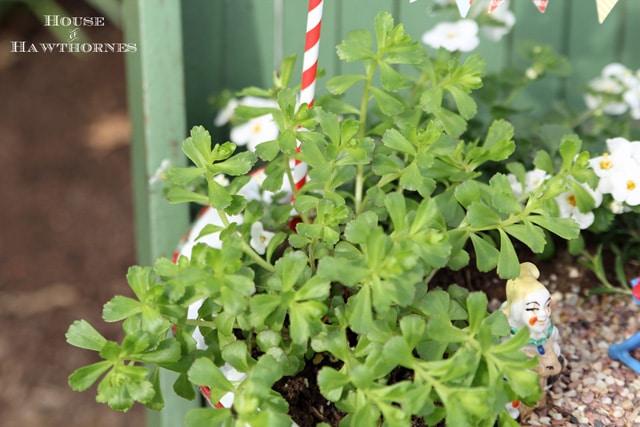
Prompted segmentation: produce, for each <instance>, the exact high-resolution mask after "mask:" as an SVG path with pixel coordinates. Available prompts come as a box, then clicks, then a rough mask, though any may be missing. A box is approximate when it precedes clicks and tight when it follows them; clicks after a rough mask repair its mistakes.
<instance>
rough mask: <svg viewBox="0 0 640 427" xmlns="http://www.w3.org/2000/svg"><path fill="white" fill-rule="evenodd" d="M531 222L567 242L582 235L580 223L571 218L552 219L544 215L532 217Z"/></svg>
mask: <svg viewBox="0 0 640 427" xmlns="http://www.w3.org/2000/svg"><path fill="white" fill-rule="evenodd" d="M529 220H530V221H531V222H533V223H534V224H538V225H539V226H540V227H542V228H546V229H547V230H549V231H550V232H552V233H553V234H557V235H558V236H560V237H562V238H563V239H566V240H571V239H575V238H576V237H578V235H579V234H580V227H579V226H578V223H577V222H575V221H574V220H573V219H571V218H550V217H547V216H543V215H532V216H530V217H529Z"/></svg>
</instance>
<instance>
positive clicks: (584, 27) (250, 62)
mask: <svg viewBox="0 0 640 427" xmlns="http://www.w3.org/2000/svg"><path fill="white" fill-rule="evenodd" d="M432 8H433V2H431V1H429V0H419V1H416V2H414V3H410V2H409V1H408V0H339V1H338V0H325V2H324V16H323V23H322V38H321V42H320V58H319V67H320V68H322V69H324V70H325V71H326V76H325V77H324V78H323V79H322V80H320V81H319V82H318V86H317V88H316V90H317V96H321V95H323V94H325V93H326V91H325V89H324V84H325V82H326V80H327V79H328V78H330V77H331V76H333V75H335V74H336V73H344V72H356V71H359V69H358V68H357V67H358V65H353V64H342V63H341V62H340V61H339V60H338V58H337V55H336V53H335V46H336V44H337V43H339V42H340V40H342V39H344V38H345V37H346V36H347V34H348V32H349V31H351V30H354V29H359V28H372V24H373V18H374V16H375V15H376V14H377V13H378V11H381V10H385V11H389V12H391V13H392V14H393V15H394V17H395V18H396V21H398V22H402V23H403V25H404V26H405V29H406V30H407V32H408V33H409V34H411V36H412V37H413V38H414V39H416V40H419V39H420V38H421V36H422V34H423V33H424V32H425V31H427V30H428V29H429V28H432V26H433V25H435V24H436V23H437V22H439V19H441V18H440V17H438V16H435V15H434V14H433V13H432ZM511 8H512V10H513V11H514V13H515V14H516V19H517V23H516V26H515V27H514V29H513V31H512V33H511V34H510V35H509V36H508V37H506V38H505V39H503V40H502V41H501V42H499V43H496V42H492V41H489V40H487V39H486V38H485V37H484V36H482V35H481V44H480V46H479V48H478V50H477V51H478V52H479V53H481V54H482V55H483V56H484V57H485V58H486V60H487V70H488V71H496V70H499V69H500V68H502V67H503V66H505V65H522V64H523V61H522V60H521V59H519V58H518V55H517V53H516V52H517V49H518V48H519V46H521V44H522V43H523V42H525V41H527V40H531V41H536V42H538V43H541V44H550V45H552V46H554V48H555V49H556V50H557V51H558V52H560V53H563V54H565V55H567V56H569V58H570V59H571V61H572V63H573V64H574V74H573V75H572V76H571V78H569V79H562V78H549V79H545V80H544V81H542V82H536V83H535V84H534V85H533V87H532V90H531V91H529V92H528V93H525V94H523V95H522V99H521V101H520V102H521V103H522V104H524V105H533V106H534V108H541V107H543V106H544V105H545V104H548V103H549V102H551V101H552V100H554V99H560V98H564V97H567V98H568V100H569V102H570V103H571V104H572V105H574V106H580V105H581V103H582V100H581V96H580V95H579V91H580V89H581V88H582V87H584V85H586V84H587V83H588V81H589V80H591V79H592V78H594V77H595V76H596V75H597V74H598V73H599V71H600V70H601V69H602V67H603V66H604V65H606V64H607V63H610V62H613V61H614V60H615V61H624V63H625V64H627V65H628V66H630V67H636V68H637V67H640V63H639V61H640V55H636V54H635V53H634V47H633V41H634V40H638V39H640V26H638V25H636V24H635V23H634V18H633V17H634V16H635V17H638V16H640V2H629V1H626V2H620V3H619V4H618V5H617V6H616V8H614V10H613V11H612V12H611V14H610V16H609V17H608V18H607V20H606V21H605V22H604V24H599V23H598V20H597V15H596V8H595V2H594V4H591V3H590V2H586V1H585V0H561V1H560V0H554V1H551V2H550V3H549V7H548V9H547V11H546V13H544V14H542V13H540V12H539V11H538V10H537V9H536V7H535V6H534V5H533V3H532V2H530V1H526V0H519V1H512V2H511ZM306 10H307V1H306V0H233V1H230V0H219V1H191V2H183V4H182V20H183V25H184V35H185V37H184V57H185V60H184V61H185V76H186V93H187V122H188V125H189V126H192V125H195V124H203V125H205V126H206V127H207V128H209V129H210V130H211V131H212V132H213V133H216V132H219V130H216V129H213V125H212V120H213V116H214V114H215V109H214V108H213V107H212V105H211V103H210V102H209V98H210V97H211V96H214V95H216V94H218V93H219V92H220V91H221V90H223V89H232V90H234V89H239V88H242V87H245V86H248V85H260V86H269V85H271V82H272V75H273V71H274V70H275V69H276V68H277V67H278V65H279V62H280V60H281V59H282V57H283V56H288V55H291V54H296V55H297V57H298V60H297V65H296V69H295V73H294V76H293V78H294V81H293V83H294V84H298V83H299V81H300V75H301V68H302V55H303V51H304V34H305V26H306ZM458 18H459V16H457V15H456V14H455V13H452V14H451V15H450V16H449V17H448V19H449V20H456V19H458ZM220 135H222V134H220Z"/></svg>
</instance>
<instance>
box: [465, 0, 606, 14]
mask: <svg viewBox="0 0 640 427" xmlns="http://www.w3.org/2000/svg"><path fill="white" fill-rule="evenodd" d="M503 1H504V0H491V4H490V5H489V13H491V12H493V11H494V10H496V8H497V7H498V6H500V4H501V3H502V2H503ZM616 1H617V0H616ZM548 3H549V0H533V4H535V5H536V7H537V8H538V10H539V11H540V12H542V13H544V11H545V10H547V4H548ZM458 8H460V0H458Z"/></svg>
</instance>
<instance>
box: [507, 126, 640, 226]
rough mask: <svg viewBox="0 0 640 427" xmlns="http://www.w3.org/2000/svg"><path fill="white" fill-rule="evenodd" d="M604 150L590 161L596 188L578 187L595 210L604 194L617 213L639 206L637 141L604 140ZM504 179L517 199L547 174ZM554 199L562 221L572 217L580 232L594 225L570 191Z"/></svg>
mask: <svg viewBox="0 0 640 427" xmlns="http://www.w3.org/2000/svg"><path fill="white" fill-rule="evenodd" d="M607 149H608V150H609V151H608V152H606V153H604V154H603V155H601V156H598V157H594V158H593V159H591V160H590V165H591V168H592V169H593V171H594V172H595V174H596V175H597V176H598V177H599V178H600V181H599V183H598V186H597V187H596V188H595V189H592V188H590V187H589V186H588V185H586V184H581V186H582V188H584V189H585V190H586V192H587V193H589V195H591V197H592V198H593V201H594V205H595V207H596V208H597V207H599V206H600V205H601V204H602V201H603V197H604V196H605V195H610V196H611V198H612V199H613V202H612V204H611V205H609V206H608V208H609V209H610V210H611V211H612V212H613V213H615V214H619V213H623V212H625V211H626V210H627V209H628V207H629V206H638V205H640V141H628V140H626V139H625V138H612V139H609V140H607ZM507 178H508V179H509V182H510V183H511V189H512V190H513V193H514V195H515V196H516V197H517V198H518V199H520V198H522V197H524V196H527V195H528V194H529V193H531V192H532V191H534V190H535V189H536V188H538V187H539V186H540V185H542V183H543V182H544V181H546V180H547V179H548V178H549V175H548V174H547V173H546V172H545V171H543V170H540V169H534V170H532V171H528V172H527V173H526V174H525V180H524V182H520V181H519V180H518V179H517V178H516V176H515V175H513V174H509V175H508V176H507ZM555 200H556V203H557V204H558V210H559V214H560V216H561V217H562V218H572V219H573V220H575V221H576V222H577V223H578V225H579V226H580V228H581V229H586V228H589V227H590V226H591V224H593V221H594V219H595V215H594V213H593V212H592V211H590V212H581V211H580V209H579V207H578V204H577V203H576V195H575V194H574V193H573V192H572V191H567V192H565V193H563V194H561V195H559V196H558V197H556V199H555Z"/></svg>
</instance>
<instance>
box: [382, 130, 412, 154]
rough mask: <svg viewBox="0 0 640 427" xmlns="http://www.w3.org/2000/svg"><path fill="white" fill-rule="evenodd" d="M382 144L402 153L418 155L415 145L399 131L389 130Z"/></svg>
mask: <svg viewBox="0 0 640 427" xmlns="http://www.w3.org/2000/svg"><path fill="white" fill-rule="evenodd" d="M382 143H383V144H384V145H386V146H387V147H389V148H392V149H394V150H397V151H400V152H402V153H407V154H411V155H412V156H415V155H416V149H415V147H414V146H413V144H412V143H411V142H409V140H408V139H407V138H405V137H404V135H402V134H401V133H400V132H399V131H398V130H397V129H389V130H388V131H386V132H385V133H384V135H383V137H382Z"/></svg>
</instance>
